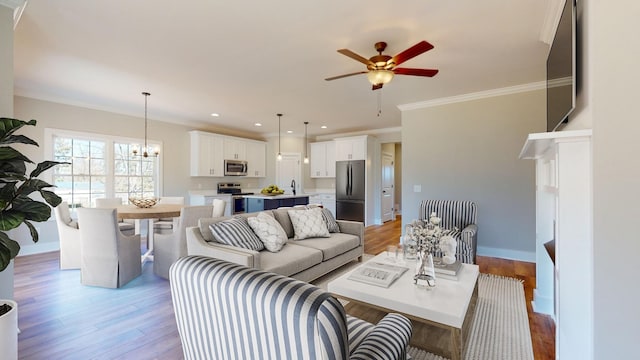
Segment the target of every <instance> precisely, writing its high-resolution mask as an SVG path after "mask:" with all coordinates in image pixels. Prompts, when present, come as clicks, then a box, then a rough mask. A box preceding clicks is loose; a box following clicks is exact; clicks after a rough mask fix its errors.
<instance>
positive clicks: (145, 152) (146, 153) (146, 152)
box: [132, 91, 160, 158]
mask: <svg viewBox="0 0 640 360" xmlns="http://www.w3.org/2000/svg"><path fill="white" fill-rule="evenodd" d="M142 95H144V147H143V148H142V157H145V158H146V157H149V154H150V153H153V155H154V156H155V157H158V155H159V154H160V150H159V149H158V148H154V149H149V146H148V145H147V98H148V97H149V95H151V94H150V93H148V92H146V91H143V92H142ZM132 152H133V156H137V155H138V148H137V146H134V148H133V151H132Z"/></svg>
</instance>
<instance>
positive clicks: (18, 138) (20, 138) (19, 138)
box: [0, 135, 39, 146]
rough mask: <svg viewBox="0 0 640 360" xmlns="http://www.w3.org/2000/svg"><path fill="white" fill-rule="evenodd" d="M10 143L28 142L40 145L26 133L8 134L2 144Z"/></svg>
mask: <svg viewBox="0 0 640 360" xmlns="http://www.w3.org/2000/svg"><path fill="white" fill-rule="evenodd" d="M8 144H28V145H35V146H39V145H38V143H37V142H35V141H33V140H32V139H31V138H29V137H26V136H24V135H8V136H6V137H5V138H3V139H2V140H1V141H0V145H8Z"/></svg>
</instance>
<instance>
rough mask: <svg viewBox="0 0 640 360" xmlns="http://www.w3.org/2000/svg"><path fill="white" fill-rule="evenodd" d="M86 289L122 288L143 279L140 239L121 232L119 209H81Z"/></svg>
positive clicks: (84, 282) (82, 266)
mask: <svg viewBox="0 0 640 360" xmlns="http://www.w3.org/2000/svg"><path fill="white" fill-rule="evenodd" d="M78 221H79V222H80V224H82V226H81V227H80V244H81V250H80V251H81V254H82V256H81V261H80V279H81V283H82V284H83V285H92V286H101V287H106V288H119V287H122V286H124V285H125V284H127V283H128V282H129V281H131V280H133V279H135V278H136V277H138V276H140V274H141V273H142V265H141V262H140V256H141V250H140V235H133V236H126V235H124V234H122V232H121V231H120V229H119V228H118V219H117V211H116V209H100V208H93V209H92V208H80V209H78Z"/></svg>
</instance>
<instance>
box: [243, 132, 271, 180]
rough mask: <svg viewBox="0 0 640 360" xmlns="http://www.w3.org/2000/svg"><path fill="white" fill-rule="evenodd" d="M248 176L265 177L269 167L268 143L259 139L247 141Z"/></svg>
mask: <svg viewBox="0 0 640 360" xmlns="http://www.w3.org/2000/svg"><path fill="white" fill-rule="evenodd" d="M245 146H246V151H247V157H246V160H247V177H265V176H267V175H266V169H267V165H266V164H267V158H266V152H267V144H265V143H264V142H258V141H255V142H254V141H247V142H246V143H245Z"/></svg>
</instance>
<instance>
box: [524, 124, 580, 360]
mask: <svg viewBox="0 0 640 360" xmlns="http://www.w3.org/2000/svg"><path fill="white" fill-rule="evenodd" d="M520 158H521V159H533V160H536V289H535V290H534V299H533V303H532V305H533V308H534V310H535V311H536V312H542V313H547V314H550V315H552V316H554V317H555V320H556V358H558V359H565V358H566V359H592V358H593V210H592V206H593V204H592V198H593V191H592V177H593V172H592V149H591V130H577V131H562V132H551V133H539V134H530V135H529V137H528V138H527V141H526V142H525V144H524V147H523V148H522V151H521V152H520ZM554 225H555V226H554ZM553 239H555V240H556V243H555V266H554V264H553V263H552V262H551V259H550V257H549V255H548V254H547V252H546V250H545V249H544V246H543V245H544V243H546V242H548V241H550V240H553Z"/></svg>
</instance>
